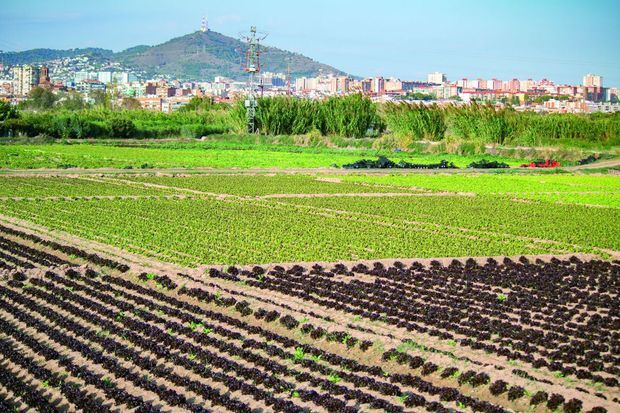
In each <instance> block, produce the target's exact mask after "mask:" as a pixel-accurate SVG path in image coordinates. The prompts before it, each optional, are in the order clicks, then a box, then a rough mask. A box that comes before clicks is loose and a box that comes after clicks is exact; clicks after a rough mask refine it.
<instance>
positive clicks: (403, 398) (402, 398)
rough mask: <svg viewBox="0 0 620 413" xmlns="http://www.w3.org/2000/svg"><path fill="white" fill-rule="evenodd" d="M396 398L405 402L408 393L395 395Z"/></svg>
mask: <svg viewBox="0 0 620 413" xmlns="http://www.w3.org/2000/svg"><path fill="white" fill-rule="evenodd" d="M396 398H397V399H398V401H399V402H401V403H403V404H405V402H406V401H407V399H408V398H409V395H408V394H403V395H402V396H397V397H396Z"/></svg>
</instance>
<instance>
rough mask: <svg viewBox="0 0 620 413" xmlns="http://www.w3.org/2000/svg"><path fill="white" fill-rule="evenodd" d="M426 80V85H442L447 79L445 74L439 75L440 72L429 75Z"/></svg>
mask: <svg viewBox="0 0 620 413" xmlns="http://www.w3.org/2000/svg"><path fill="white" fill-rule="evenodd" d="M426 79H427V82H428V83H433V84H435V85H443V84H444V83H446V82H447V81H448V78H447V77H446V75H445V73H441V72H433V73H429V74H428V75H427V76H426Z"/></svg>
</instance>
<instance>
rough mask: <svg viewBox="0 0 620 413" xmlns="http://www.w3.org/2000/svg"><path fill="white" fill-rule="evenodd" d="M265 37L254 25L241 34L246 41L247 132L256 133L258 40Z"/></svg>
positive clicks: (259, 53)
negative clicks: (247, 31)
mask: <svg viewBox="0 0 620 413" xmlns="http://www.w3.org/2000/svg"><path fill="white" fill-rule="evenodd" d="M266 37H267V35H266V34H258V33H257V31H256V26H252V27H251V28H250V32H249V33H246V34H242V35H241V38H242V40H243V41H245V43H246V47H247V49H246V53H245V68H244V70H245V71H246V72H247V73H248V96H247V99H246V100H245V108H246V121H247V125H248V132H249V133H256V107H257V106H258V102H257V99H256V76H257V75H258V74H259V73H260V69H261V68H260V55H261V49H260V42H261V41H262V40H264V39H265V38H266Z"/></svg>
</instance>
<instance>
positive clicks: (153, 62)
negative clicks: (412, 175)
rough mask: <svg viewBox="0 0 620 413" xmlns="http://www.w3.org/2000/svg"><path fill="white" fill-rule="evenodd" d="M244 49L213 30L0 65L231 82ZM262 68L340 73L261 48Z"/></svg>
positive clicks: (33, 54)
mask: <svg viewBox="0 0 620 413" xmlns="http://www.w3.org/2000/svg"><path fill="white" fill-rule="evenodd" d="M244 50H245V48H244V44H243V43H242V42H241V41H240V40H238V39H235V38H233V37H229V36H225V35H223V34H221V33H217V32H214V31H208V32H200V31H197V32H194V33H190V34H187V35H185V36H181V37H177V38H174V39H171V40H169V41H167V42H165V43H162V44H159V45H155V46H146V45H139V46H134V47H131V48H129V49H126V50H124V51H122V52H118V53H114V52H112V51H110V50H105V49H93V48H88V49H70V50H54V49H32V50H27V51H23V52H4V53H0V59H1V60H2V61H3V62H4V64H6V65H17V64H29V63H44V62H45V61H48V60H52V59H58V58H63V57H73V56H78V55H81V54H85V55H89V56H92V57H93V58H94V59H100V58H104V59H106V60H108V59H109V60H110V61H118V62H120V63H122V64H123V65H124V66H126V67H128V68H131V69H134V70H136V71H144V72H145V73H146V74H147V75H148V76H151V77H154V76H158V75H159V76H162V75H163V76H171V77H173V78H177V79H181V80H211V79H213V77H214V76H218V75H220V76H226V77H230V78H233V79H242V78H245V74H244V72H243V67H242V64H243V59H244ZM263 52H264V53H263V55H262V69H263V71H270V72H286V70H287V66H288V65H289V64H290V69H291V75H292V76H293V77H300V76H315V75H317V74H318V73H319V72H320V71H322V72H323V73H333V74H344V72H342V71H340V70H338V69H336V68H334V67H332V66H328V65H325V64H322V63H319V62H317V61H315V60H312V59H310V58H309V57H306V56H303V55H301V54H299V53H292V52H288V51H286V50H282V49H278V48H275V47H264V48H263Z"/></svg>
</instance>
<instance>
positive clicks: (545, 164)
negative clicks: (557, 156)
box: [521, 159, 560, 168]
mask: <svg viewBox="0 0 620 413" xmlns="http://www.w3.org/2000/svg"><path fill="white" fill-rule="evenodd" d="M558 166H560V163H559V162H558V161H554V160H552V159H546V160H544V161H536V162H530V163H524V164H523V165H521V168H557V167H558Z"/></svg>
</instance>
